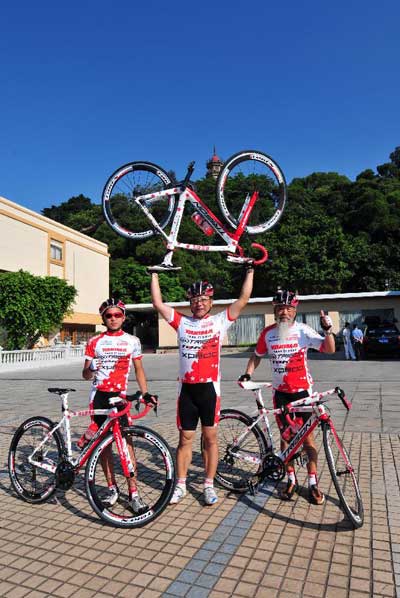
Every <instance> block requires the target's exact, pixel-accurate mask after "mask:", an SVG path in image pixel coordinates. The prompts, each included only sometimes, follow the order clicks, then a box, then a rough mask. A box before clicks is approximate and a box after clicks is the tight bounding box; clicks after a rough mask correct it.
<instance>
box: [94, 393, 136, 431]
mask: <svg viewBox="0 0 400 598" xmlns="http://www.w3.org/2000/svg"><path fill="white" fill-rule="evenodd" d="M119 396H120V393H119V392H106V391H104V390H96V392H95V393H94V395H93V396H92V398H91V400H90V409H110V408H111V407H113V405H110V403H109V401H108V399H111V398H112V397H119ZM117 408H118V411H121V410H122V409H125V405H124V406H118V407H117ZM106 419H107V416H106V415H94V416H93V421H94V422H96V424H97V425H98V426H99V428H100V426H101V425H102V424H104V422H105V421H106ZM120 423H121V425H122V426H128V425H129V423H128V418H127V416H126V415H123V416H122V417H121V419H120Z"/></svg>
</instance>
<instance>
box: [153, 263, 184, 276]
mask: <svg viewBox="0 0 400 598" xmlns="http://www.w3.org/2000/svg"><path fill="white" fill-rule="evenodd" d="M146 270H147V272H148V273H149V274H151V273H152V272H170V271H172V272H175V271H177V270H182V268H181V267H180V266H172V265H171V266H169V265H168V264H158V265H156V266H149V267H148V268H146Z"/></svg>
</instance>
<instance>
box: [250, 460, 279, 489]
mask: <svg viewBox="0 0 400 598" xmlns="http://www.w3.org/2000/svg"><path fill="white" fill-rule="evenodd" d="M285 471H286V470H285V464H284V462H283V461H282V459H280V458H279V457H277V455H274V454H273V453H270V454H268V455H266V456H265V457H264V459H263V462H262V469H261V471H260V472H259V473H256V475H255V476H254V478H253V479H250V480H249V481H248V487H249V492H250V494H252V495H253V496H254V495H255V494H256V493H257V490H258V487H259V485H260V484H261V483H262V482H264V480H265V479H268V480H271V481H272V482H280V481H281V480H283V478H284V477H285Z"/></svg>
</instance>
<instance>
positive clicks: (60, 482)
mask: <svg viewBox="0 0 400 598" xmlns="http://www.w3.org/2000/svg"><path fill="white" fill-rule="evenodd" d="M74 480H75V468H74V466H73V465H72V463H70V462H69V461H67V460H66V459H64V460H63V461H60V463H59V464H58V465H57V469H56V486H57V488H61V490H69V489H70V488H71V487H72V485H73V483H74Z"/></svg>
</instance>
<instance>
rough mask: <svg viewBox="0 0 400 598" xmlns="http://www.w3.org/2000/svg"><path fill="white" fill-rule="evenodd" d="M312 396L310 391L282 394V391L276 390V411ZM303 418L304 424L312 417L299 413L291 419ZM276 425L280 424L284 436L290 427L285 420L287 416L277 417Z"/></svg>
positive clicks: (291, 415) (292, 415) (309, 414)
mask: <svg viewBox="0 0 400 598" xmlns="http://www.w3.org/2000/svg"><path fill="white" fill-rule="evenodd" d="M309 396H310V394H309V392H308V390H301V391H300V392H282V391H281V390H274V398H273V401H274V409H278V408H279V407H284V406H285V405H287V404H288V403H292V402H293V401H298V400H299V399H305V398H306V397H309ZM294 416H296V417H301V419H302V420H303V422H304V423H305V422H306V421H307V420H308V419H310V417H311V412H310V413H298V412H296V411H295V412H294V413H293V412H292V413H291V414H290V417H294ZM275 419H276V423H277V424H278V428H279V430H280V432H281V434H282V432H284V431H285V429H286V428H287V426H288V423H287V421H286V419H285V416H284V415H282V414H280V415H276V416H275Z"/></svg>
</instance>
